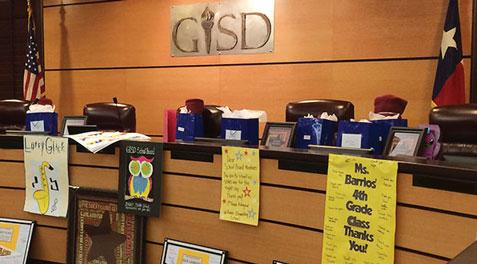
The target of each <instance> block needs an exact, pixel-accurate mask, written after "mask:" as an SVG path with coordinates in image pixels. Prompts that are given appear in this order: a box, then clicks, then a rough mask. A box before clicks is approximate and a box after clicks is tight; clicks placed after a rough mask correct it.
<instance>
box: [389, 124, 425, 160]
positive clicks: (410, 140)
mask: <svg viewBox="0 0 477 264" xmlns="http://www.w3.org/2000/svg"><path fill="white" fill-rule="evenodd" d="M424 133H425V129H423V128H408V127H391V129H390V130H389V135H388V138H387V141H386V146H385V148H384V151H383V156H389V157H396V156H417V155H418V154H419V150H420V149H421V145H422V139H423V136H424Z"/></svg>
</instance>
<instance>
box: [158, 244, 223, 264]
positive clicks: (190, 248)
mask: <svg viewBox="0 0 477 264" xmlns="http://www.w3.org/2000/svg"><path fill="white" fill-rule="evenodd" d="M226 258H227V252H226V251H224V250H220V249H215V248H210V247H204V246H199V245H195V244H191V243H186V242H182V241H178V240H173V239H169V238H166V239H165V240H164V249H163V251H162V258H161V264H181V263H207V264H224V263H225V261H226Z"/></svg>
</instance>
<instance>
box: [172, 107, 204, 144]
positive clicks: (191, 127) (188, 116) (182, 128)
mask: <svg viewBox="0 0 477 264" xmlns="http://www.w3.org/2000/svg"><path fill="white" fill-rule="evenodd" d="M203 136H204V119H203V117H202V115H201V114H192V113H179V114H177V120H176V140H179V141H180V140H182V141H193V140H194V138H195V137H203Z"/></svg>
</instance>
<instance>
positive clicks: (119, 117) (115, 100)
mask: <svg viewBox="0 0 477 264" xmlns="http://www.w3.org/2000/svg"><path fill="white" fill-rule="evenodd" d="M113 103H114V104H115V105H116V111H117V113H118V119H119V125H120V126H121V130H122V131H123V132H124V130H125V129H124V124H123V119H122V117H121V111H119V106H118V98H116V97H113Z"/></svg>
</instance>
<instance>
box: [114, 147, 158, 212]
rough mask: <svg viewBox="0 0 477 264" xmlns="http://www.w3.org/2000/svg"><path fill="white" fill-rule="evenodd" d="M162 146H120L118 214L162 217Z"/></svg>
mask: <svg viewBox="0 0 477 264" xmlns="http://www.w3.org/2000/svg"><path fill="white" fill-rule="evenodd" d="M162 149H163V145H162V143H153V142H135V141H122V142H121V157H120V170H119V187H118V190H119V199H118V202H119V211H120V212H127V213H134V214H138V215H144V216H159V213H160V208H161V186H162Z"/></svg>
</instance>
